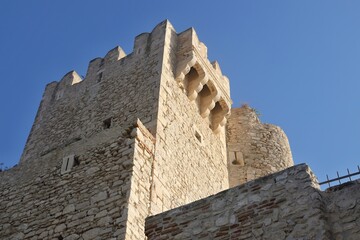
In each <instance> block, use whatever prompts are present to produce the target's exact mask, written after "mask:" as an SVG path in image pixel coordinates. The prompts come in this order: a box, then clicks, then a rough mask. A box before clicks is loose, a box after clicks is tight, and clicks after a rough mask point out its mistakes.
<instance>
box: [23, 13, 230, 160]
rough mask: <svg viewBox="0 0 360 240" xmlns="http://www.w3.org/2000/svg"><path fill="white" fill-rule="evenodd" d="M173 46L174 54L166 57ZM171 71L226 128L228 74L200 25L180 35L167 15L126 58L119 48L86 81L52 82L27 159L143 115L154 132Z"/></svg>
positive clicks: (92, 67)
mask: <svg viewBox="0 0 360 240" xmlns="http://www.w3.org/2000/svg"><path fill="white" fill-rule="evenodd" d="M173 46H174V47H173ZM168 49H171V56H170V58H169V59H165V58H163V56H164V54H167V51H168ZM167 61H171V64H169V63H168V62H167ZM168 70H169V71H170V78H175V79H176V80H175V81H174V82H177V83H178V87H179V88H180V89H181V90H182V91H183V92H184V93H185V94H186V95H187V96H188V98H189V99H190V101H194V100H196V102H197V105H198V110H197V111H198V112H199V113H200V115H201V117H202V118H204V119H208V120H207V121H208V123H206V124H207V125H208V126H209V125H210V128H211V129H212V130H213V131H214V132H219V131H220V129H222V128H224V125H225V123H226V119H227V117H228V116H229V113H230V106H231V99H230V96H229V92H230V89H229V81H228V79H227V78H226V77H225V76H223V75H222V73H221V70H220V67H219V65H218V64H217V63H216V62H214V63H211V62H210V61H209V60H208V59H207V48H206V46H205V45H204V44H203V43H202V42H200V41H199V39H198V37H197V35H196V33H195V30H194V29H192V28H190V29H188V30H186V31H184V32H181V33H179V34H177V33H176V31H175V29H174V28H173V26H172V25H171V24H170V22H169V21H167V20H166V21H163V22H161V23H159V24H158V25H157V26H156V27H155V28H154V29H153V30H152V31H151V32H150V33H142V34H140V35H138V36H136V37H135V40H134V47H133V52H132V53H130V54H128V55H126V53H125V52H124V51H123V49H122V48H121V47H119V46H117V47H115V48H113V49H111V50H110V51H109V52H108V53H107V54H106V55H105V56H104V57H103V58H95V59H93V60H91V61H90V62H89V66H88V69H87V72H86V76H85V77H84V78H83V79H82V77H81V76H80V75H79V74H77V73H76V72H75V71H70V72H69V73H67V74H65V76H64V77H63V78H62V79H61V80H60V81H58V82H56V81H55V82H52V83H50V84H48V85H47V86H46V89H45V92H44V94H43V98H42V102H41V104H40V107H39V110H38V113H37V116H36V118H35V122H34V125H33V127H32V129H31V132H30V135H29V138H28V141H27V143H26V146H25V149H24V152H23V155H22V157H21V161H25V160H27V159H29V158H36V157H39V156H43V155H45V154H47V153H48V152H50V151H52V150H54V149H56V148H59V147H61V146H64V145H67V144H70V143H72V142H74V141H77V140H79V139H87V138H89V137H91V136H92V135H93V134H95V133H97V132H99V131H102V130H104V129H106V128H107V127H110V126H111V127H115V126H116V127H120V128H121V127H124V126H126V125H128V124H130V123H131V122H133V121H135V119H136V117H140V118H141V119H142V121H143V122H144V123H145V125H146V126H147V127H148V128H149V129H150V131H152V133H155V129H156V126H157V116H156V115H157V111H158V106H159V91H160V85H161V82H162V81H163V80H161V75H162V72H163V71H168ZM185 102H187V100H186V101H185Z"/></svg>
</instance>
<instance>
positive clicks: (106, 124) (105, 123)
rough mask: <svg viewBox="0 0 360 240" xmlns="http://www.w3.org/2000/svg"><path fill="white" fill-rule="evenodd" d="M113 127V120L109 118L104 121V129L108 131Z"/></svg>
mask: <svg viewBox="0 0 360 240" xmlns="http://www.w3.org/2000/svg"><path fill="white" fill-rule="evenodd" d="M110 127H111V118H108V119H106V120H104V121H103V129H108V128H110Z"/></svg>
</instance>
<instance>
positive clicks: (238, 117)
mask: <svg viewBox="0 0 360 240" xmlns="http://www.w3.org/2000/svg"><path fill="white" fill-rule="evenodd" d="M227 145H228V170H229V184H230V187H233V186H237V185H239V184H243V183H246V182H248V181H251V180H253V179H256V178H259V177H263V176H266V175H268V174H271V173H275V172H278V171H281V170H283V169H285V168H288V167H291V166H293V165H294V162H293V159H292V154H291V150H290V145H289V141H288V139H287V137H286V135H285V133H284V131H283V130H282V129H281V128H280V127H278V126H275V125H271V124H263V123H261V122H260V120H259V118H258V116H257V113H256V111H255V110H254V109H252V108H250V107H249V106H247V105H244V106H242V107H241V108H234V109H232V110H231V116H230V118H229V121H228V124H227Z"/></svg>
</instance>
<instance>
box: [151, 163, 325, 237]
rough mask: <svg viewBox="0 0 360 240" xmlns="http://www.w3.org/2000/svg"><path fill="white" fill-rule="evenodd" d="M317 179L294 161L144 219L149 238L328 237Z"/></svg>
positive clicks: (303, 166)
mask: <svg viewBox="0 0 360 240" xmlns="http://www.w3.org/2000/svg"><path fill="white" fill-rule="evenodd" d="M324 209H325V205H324V202H323V199H322V197H321V193H320V191H319V186H318V184H317V181H316V178H315V176H314V175H313V173H312V172H311V170H310V169H309V168H308V166H306V165H304V164H303V165H297V166H295V167H292V168H289V169H286V170H284V171H281V172H279V173H276V174H273V175H270V176H266V177H263V178H260V179H257V180H254V181H251V182H248V183H246V184H243V185H240V186H238V187H234V188H231V189H229V190H226V191H224V192H221V193H218V194H216V195H214V196H211V197H208V198H205V199H202V200H200V201H196V202H194V203H191V204H188V205H185V206H183V207H180V208H176V209H173V210H170V211H168V212H165V213H162V214H159V215H156V216H151V217H149V218H148V219H147V221H146V230H145V231H146V236H147V237H148V239H149V240H151V239H269V240H270V239H271V240H273V239H330V232H329V228H328V224H327V222H326V218H325V217H324Z"/></svg>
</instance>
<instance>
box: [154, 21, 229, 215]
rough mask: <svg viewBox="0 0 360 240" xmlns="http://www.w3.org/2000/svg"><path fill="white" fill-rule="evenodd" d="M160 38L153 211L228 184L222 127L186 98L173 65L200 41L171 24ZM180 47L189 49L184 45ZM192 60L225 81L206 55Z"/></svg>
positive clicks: (174, 205)
mask: <svg viewBox="0 0 360 240" xmlns="http://www.w3.org/2000/svg"><path fill="white" fill-rule="evenodd" d="M165 41H166V44H165V50H164V59H163V69H162V77H161V84H160V96H159V98H160V103H159V113H158V116H157V118H158V122H157V131H156V150H155V155H156V160H155V164H154V194H153V196H152V201H153V202H154V204H152V214H154V213H160V212H163V211H166V210H168V209H171V208H174V207H177V206H181V205H183V204H186V203H189V202H192V201H195V200H198V199H200V198H204V197H206V196H209V195H211V194H214V193H217V192H219V191H221V190H224V189H226V188H228V179H227V178H228V175H227V168H226V144H225V131H224V127H222V126H219V129H218V132H217V131H214V129H213V128H212V127H211V126H210V125H211V118H210V117H209V116H206V117H204V116H201V112H200V108H199V104H198V101H199V100H198V99H194V100H190V99H189V97H188V95H187V92H186V91H185V89H183V88H182V87H181V86H182V85H181V84H180V82H179V81H177V79H175V72H176V69H178V66H179V65H181V64H184V63H183V58H184V56H189V55H191V54H195V53H194V50H193V49H197V48H198V46H204V45H203V44H202V43H201V44H200V41H199V40H198V39H197V37H196V34H195V32H194V30H193V29H189V30H187V31H185V32H183V33H180V34H176V32H175V30H174V28H173V27H172V26H171V24H170V23H168V27H167V32H166V40H165ZM184 46H188V48H186V49H184ZM199 51H200V50H199ZM197 59H198V62H199V63H201V64H202V65H201V66H202V67H203V68H204V69H206V71H207V72H209V73H208V76H212V75H213V76H214V78H213V79H212V80H213V81H215V80H217V81H219V82H223V81H225V83H222V84H223V85H228V82H226V79H224V77H222V75H221V76H220V75H219V74H218V73H217V72H216V70H215V69H214V67H213V66H212V65H211V64H210V62H209V61H208V60H207V58H206V56H200V55H198V56H197ZM200 60H201V62H200ZM184 61H185V60H184ZM192 64H194V63H192ZM199 66H200V64H199ZM189 69H190V67H189V68H188V70H189ZM211 71H212V72H211ZM186 74H187V73H186V72H185V75H186ZM215 76H216V77H215ZM209 81H210V80H209ZM218 89H219V94H218V95H219V96H223V97H224V98H225V97H227V98H229V89H228V88H227V89H226V91H225V90H224V92H221V91H220V87H218ZM219 98H220V97H219ZM213 107H214V106H213Z"/></svg>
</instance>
